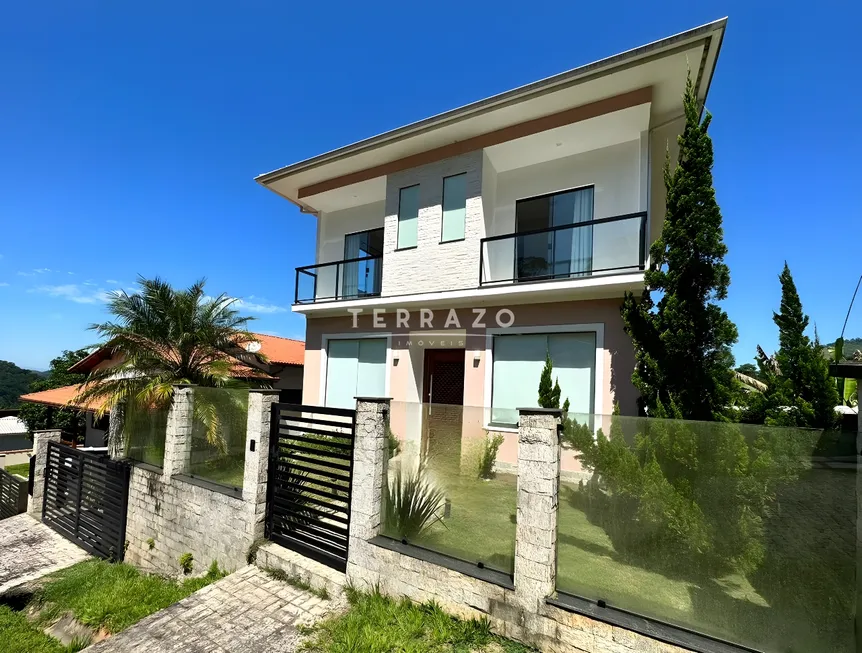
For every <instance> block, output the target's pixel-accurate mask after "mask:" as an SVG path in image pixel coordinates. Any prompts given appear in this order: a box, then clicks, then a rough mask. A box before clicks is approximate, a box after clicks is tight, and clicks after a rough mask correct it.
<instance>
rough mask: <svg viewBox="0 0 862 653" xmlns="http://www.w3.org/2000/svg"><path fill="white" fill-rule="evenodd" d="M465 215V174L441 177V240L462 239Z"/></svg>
mask: <svg viewBox="0 0 862 653" xmlns="http://www.w3.org/2000/svg"><path fill="white" fill-rule="evenodd" d="M466 215H467V174H466V173H462V174H460V175H455V176H453V177H444V178H443V233H442V235H441V237H440V241H441V242H444V243H445V242H448V241H450V240H463V239H464V220H465V218H466Z"/></svg>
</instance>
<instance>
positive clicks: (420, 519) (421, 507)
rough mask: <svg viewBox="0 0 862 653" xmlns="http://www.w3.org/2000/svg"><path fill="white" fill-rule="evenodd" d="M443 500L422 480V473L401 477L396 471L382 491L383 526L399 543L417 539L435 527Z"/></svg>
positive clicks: (402, 475)
mask: <svg viewBox="0 0 862 653" xmlns="http://www.w3.org/2000/svg"><path fill="white" fill-rule="evenodd" d="M445 502H446V499H445V497H444V495H443V492H442V491H441V490H440V489H438V488H436V487H435V486H433V485H431V484H430V483H428V482H427V481H426V480H425V473H424V469H423V468H420V469H419V470H418V471H417V472H415V473H407V474H404V473H402V471H401V470H400V469H399V470H397V471H396V472H395V477H394V478H393V479H392V482H391V483H389V484H388V485H387V486H386V488H385V496H384V506H385V508H386V526H387V529H388V530H394V531H397V533H398V536H399V537H401V538H403V539H407V540H409V539H411V538H415V537H418V536H420V535H421V534H422V533H424V532H425V531H427V530H428V529H429V528H431V526H433V525H434V524H435V523H437V522H440V523H441V524H442V523H443V522H442V520H441V519H440V517H439V516H438V513H440V512H441V511H442V510H443V506H444V504H445Z"/></svg>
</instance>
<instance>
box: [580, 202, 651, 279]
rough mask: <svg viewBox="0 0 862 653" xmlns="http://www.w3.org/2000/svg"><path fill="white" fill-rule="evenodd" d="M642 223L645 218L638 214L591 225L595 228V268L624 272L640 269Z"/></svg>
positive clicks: (593, 250)
mask: <svg viewBox="0 0 862 653" xmlns="http://www.w3.org/2000/svg"><path fill="white" fill-rule="evenodd" d="M642 223H643V219H642V218H641V217H640V216H638V217H636V218H627V219H625V220H617V221H614V222H602V223H600V224H597V225H594V226H592V227H590V228H591V229H592V230H593V243H592V245H593V249H592V257H593V261H592V264H593V270H595V271H596V272H600V271H602V270H607V271H614V272H620V273H623V272H627V271H634V270H637V269H639V268H640V264H641V224H642Z"/></svg>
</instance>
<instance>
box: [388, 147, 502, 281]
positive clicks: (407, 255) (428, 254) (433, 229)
mask: <svg viewBox="0 0 862 653" xmlns="http://www.w3.org/2000/svg"><path fill="white" fill-rule="evenodd" d="M462 173H466V175H467V205H466V216H465V218H464V239H463V240H457V241H452V242H446V243H441V242H440V240H441V237H442V233H443V178H444V177H451V176H452V175H460V174H462ZM415 184H419V222H418V234H417V244H416V247H415V248H412V249H402V250H398V200H399V192H400V190H401V189H402V188H406V187H408V186H413V185H415ZM385 216H386V217H385V218H384V226H385V232H384V243H383V255H384V262H383V293H382V294H383V295H384V296H389V295H404V294H410V293H417V292H437V291H443V290H460V289H463V288H475V287H477V286H478V285H479V241H480V240H481V239H482V238H483V237H484V236H485V221H484V217H483V216H484V212H483V210H482V150H477V151H475V152H469V153H467V154H463V155H460V156H456V157H452V158H451V159H444V160H443V161H435V162H434V163H429V164H427V165H424V166H420V167H417V168H411V169H410V170H404V171H401V172H397V173H394V174H391V175H389V176H388V177H387V178H386V202H385Z"/></svg>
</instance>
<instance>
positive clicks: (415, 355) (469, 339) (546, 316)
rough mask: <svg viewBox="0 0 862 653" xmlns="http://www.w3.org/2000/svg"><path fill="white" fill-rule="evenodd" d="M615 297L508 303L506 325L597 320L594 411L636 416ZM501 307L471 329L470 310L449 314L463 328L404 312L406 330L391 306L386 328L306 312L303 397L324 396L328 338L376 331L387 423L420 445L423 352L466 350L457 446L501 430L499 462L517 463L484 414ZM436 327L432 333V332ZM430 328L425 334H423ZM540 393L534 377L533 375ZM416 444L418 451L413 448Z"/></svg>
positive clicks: (508, 435) (508, 440) (630, 355)
mask: <svg viewBox="0 0 862 653" xmlns="http://www.w3.org/2000/svg"><path fill="white" fill-rule="evenodd" d="M620 305H621V300H618V299H604V300H591V301H580V302H554V303H547V304H532V305H523V306H513V307H511V310H512V311H513V313H514V315H515V322H514V323H513V325H512V327H510V329H511V331H512V332H513V333H516V332H517V331H518V329H519V328H521V327H526V328H531V327H549V328H550V327H560V326H563V325H584V324H588V325H594V324H598V325H601V330H602V332H603V334H602V343H601V352H600V353H599V358H600V364H597V369H596V395H595V399H594V404H595V411H596V412H599V413H603V414H610V413H611V412H612V411H613V408H614V406H615V405H616V404H619V407H620V412H621V413H622V414H623V415H637V396H638V395H637V391H636V389H635V387H634V386H633V385H632V382H631V377H632V372H633V371H634V365H635V359H634V349H633V346H632V343H631V339H630V338H629V337H628V335H627V334H626V333H625V331H624V329H623V321H622V317H621V316H620ZM501 308H505V307H497V306H492V307H487V309H486V310H487V312H486V313H485V316H484V323H485V325H486V327H487V328H474V327H473V321H474V320H475V318H476V314H475V313H474V312H473V310H472V309H456V310H455V316H456V317H457V320H458V323H459V324H460V325H461V327H463V328H460V329H459V328H449V329H446V328H444V326H445V323H446V321H447V319H449V311H448V310H446V309H438V310H435V311H434V313H433V316H434V319H433V320H432V321H431V326H432V328H431V329H426V330H424V331H423V330H422V329H420V328H419V327H420V317H421V316H420V314H419V313H417V312H412V313H409V318H408V320H407V324H408V328H403V327H401V328H399V327H398V326H397V315H396V314H395V313H394V312H389V313H386V314H385V315H383V316H382V319H383V320H384V322H385V324H386V327H387V328H383V329H374V328H373V323H372V320H373V318H372V316H371V315H360V316H359V317H358V318H357V328H356V329H354V328H353V318H352V317H351V316H347V317H331V318H311V319H308V320H307V322H306V345H305V347H306V348H305V378H304V385H303V403H305V404H309V405H316V404H320V405H322V404H323V403H324V400H325V394H324V393H325V389H324V380H325V377H326V370H325V369H324V363H323V359H324V358H325V357H324V356H322V351H323V348H324V347H325V346H326V344H325V343H326V341H327V339H328V338H329V337H331V336H334V335H341V336H344V335H346V336H350V335H351V334H357V335H359V334H372V333H376V334H379V335H380V336H381V337H389V348H390V352H389V355H388V356H387V360H388V361H389V367H388V374H389V395H390V397H391V398H392V429H393V432H394V433H395V434H396V435H398V436H399V437H400V438H401V439H402V440H405V441H406V442H407V443H413V444H415V445H417V446H418V443H419V441H420V439H421V427H422V416H421V414H422V409H421V400H420V396H421V392H422V385H423V379H424V363H425V350H426V349H427V348H428V347H436V348H446V349H464V350H465V364H464V406H465V409H464V414H463V427H462V439H463V449H464V451H467V450H468V449H470V446H471V442H472V441H474V440H478V439H482V438H484V437H485V435H486V433H492V434H493V433H501V434H502V435H503V438H504V441H503V445H502V446H501V447H500V452H499V454H498V458H497V460H498V463H499V464H500V465H501V466H506V465H509V466H511V465H514V464H515V463H516V461H517V437H516V433H515V432H514V430H513V429H509V430H507V429H499V428H493V427H488V426H487V424H488V421H489V417H490V410H489V407H490V404H491V397H490V394H489V393H490V387H489V383H488V376H489V375H488V366H489V365H490V361H489V356H490V355H491V354H490V352H489V351H488V347H489V344H490V343H489V342H488V337H487V336H488V333H487V329H489V328H490V329H495V328H497V323H496V321H495V315H496V313H497V311H498V310H500V309H501ZM433 331H436V333H433ZM429 332H431V333H429ZM536 387H537V391H538V379H536ZM417 450H418V449H417ZM561 465H562V469H563V471H564V472H567V473H572V474H578V473H580V471H581V466H580V465H579V463H578V462H577V460H576V458H575V456H574V454H573V453H572V452H570V451H567V452H564V454H563V456H562V460H561Z"/></svg>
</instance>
